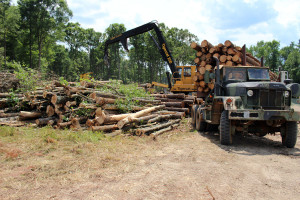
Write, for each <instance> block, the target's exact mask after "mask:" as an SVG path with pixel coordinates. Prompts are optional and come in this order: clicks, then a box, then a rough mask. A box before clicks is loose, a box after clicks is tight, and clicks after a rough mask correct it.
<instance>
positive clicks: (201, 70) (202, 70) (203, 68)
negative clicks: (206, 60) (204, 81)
mask: <svg viewBox="0 0 300 200" xmlns="http://www.w3.org/2000/svg"><path fill="white" fill-rule="evenodd" d="M205 71H206V70H205V67H200V68H199V72H200V74H202V75H204V74H205Z"/></svg>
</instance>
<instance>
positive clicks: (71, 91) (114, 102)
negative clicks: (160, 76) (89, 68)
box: [0, 81, 189, 137]
mask: <svg viewBox="0 0 300 200" xmlns="http://www.w3.org/2000/svg"><path fill="white" fill-rule="evenodd" d="M99 86H100V87H105V88H110V89H111V90H110V91H112V92H111V93H108V92H103V91H100V90H99ZM182 97H184V95H183V96H181V98H182ZM126 98H128V97H127V96H125V95H124V94H122V93H120V92H119V91H118V90H117V89H115V88H113V87H111V86H110V85H108V84H106V83H101V82H94V83H90V82H84V83H82V84H81V86H75V85H74V84H73V85H67V86H66V85H64V84H61V83H60V82H57V81H56V82H54V83H53V84H51V85H49V86H47V87H45V88H39V89H37V90H35V91H32V92H30V93H26V94H12V93H0V125H9V126H24V125H28V124H29V123H30V124H31V125H33V126H38V127H42V126H46V125H48V126H52V127H53V128H57V129H65V128H70V129H73V130H82V129H88V130H93V131H103V132H112V131H115V130H121V131H122V132H126V133H130V134H133V135H150V134H151V135H152V136H153V137H155V136H156V135H158V134H161V133H163V132H165V131H168V130H171V129H172V128H173V127H175V126H178V124H179V123H180V121H181V119H182V118H183V117H184V116H185V115H186V114H188V113H189V109H188V108H182V107H181V108H179V107H178V105H179V104H178V103H177V102H163V101H162V100H160V99H153V97H150V96H149V97H148V98H146V97H145V98H132V99H131V101H134V102H135V104H134V106H131V109H130V111H129V112H127V113H122V110H120V106H119V104H121V103H122V101H123V100H124V101H125V100H126ZM127 100H128V99H127ZM182 103H183V102H181V103H180V104H181V105H183V104H182ZM176 106H177V107H176Z"/></svg>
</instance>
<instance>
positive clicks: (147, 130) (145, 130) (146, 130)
mask: <svg viewBox="0 0 300 200" xmlns="http://www.w3.org/2000/svg"><path fill="white" fill-rule="evenodd" d="M179 122H180V119H176V120H174V121H169V122H167V123H164V124H159V125H156V126H152V127H147V128H142V129H137V130H136V135H139V136H140V135H146V134H149V133H151V132H153V131H157V130H160V129H163V128H165V127H168V126H171V125H172V124H177V123H179Z"/></svg>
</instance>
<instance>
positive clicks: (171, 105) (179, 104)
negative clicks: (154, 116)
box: [162, 102, 184, 108]
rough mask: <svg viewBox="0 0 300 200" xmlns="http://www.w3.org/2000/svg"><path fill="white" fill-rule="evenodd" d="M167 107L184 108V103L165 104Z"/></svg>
mask: <svg viewBox="0 0 300 200" xmlns="http://www.w3.org/2000/svg"><path fill="white" fill-rule="evenodd" d="M162 104H164V105H165V106H166V107H176V108H183V107H184V103H183V102H163V103H162Z"/></svg>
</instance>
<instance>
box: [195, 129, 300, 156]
mask: <svg viewBox="0 0 300 200" xmlns="http://www.w3.org/2000/svg"><path fill="white" fill-rule="evenodd" d="M198 133H199V135H201V136H203V137H205V138H207V139H209V140H210V141H211V142H212V143H213V144H215V145H217V146H219V147H220V148H221V149H223V150H225V151H228V152H231V153H236V154H241V155H249V156H251V155H271V154H278V155H286V156H290V157H300V149H299V142H300V141H299V139H298V141H297V144H296V146H295V148H292V149H290V148H286V147H284V146H282V144H281V137H280V135H278V134H277V135H275V136H273V135H267V136H265V137H258V136H255V135H250V134H249V135H235V136H233V143H232V145H230V146H226V145H221V144H220V140H219V138H220V135H219V133H218V132H217V131H216V130H213V131H207V132H198Z"/></svg>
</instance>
